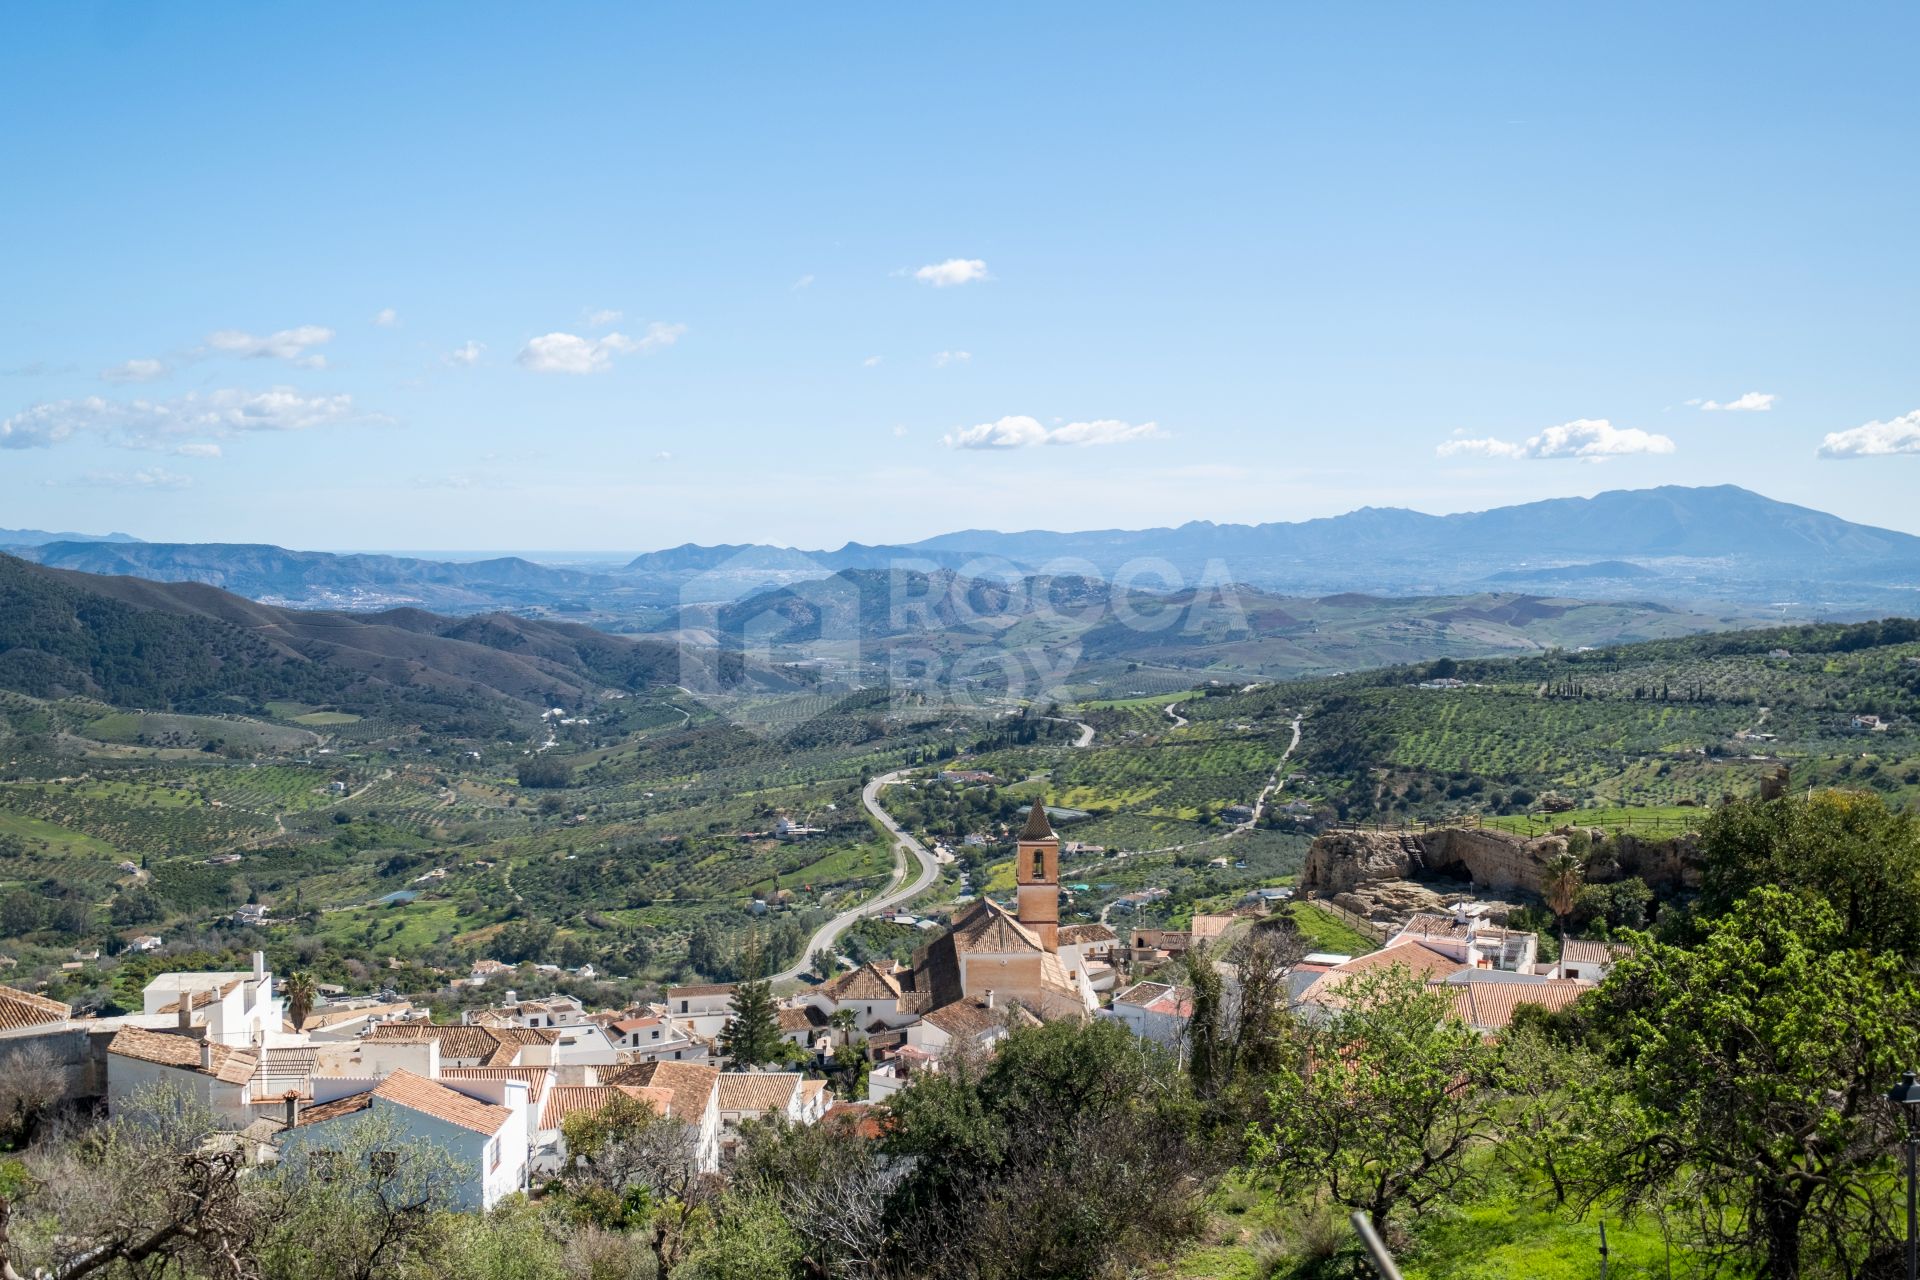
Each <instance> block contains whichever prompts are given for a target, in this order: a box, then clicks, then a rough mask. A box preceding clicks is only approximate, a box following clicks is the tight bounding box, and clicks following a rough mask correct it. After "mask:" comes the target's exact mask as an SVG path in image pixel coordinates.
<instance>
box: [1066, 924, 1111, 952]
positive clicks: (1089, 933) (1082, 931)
mask: <svg viewBox="0 0 1920 1280" xmlns="http://www.w3.org/2000/svg"><path fill="white" fill-rule="evenodd" d="M1059 939H1060V945H1061V946H1063V947H1073V946H1079V945H1080V944H1081V943H1086V942H1118V941H1119V940H1120V939H1119V937H1118V936H1117V935H1116V934H1115V933H1114V931H1113V930H1112V929H1109V928H1108V927H1107V926H1106V925H1104V924H1070V925H1065V926H1063V927H1062V928H1061V930H1060V933H1059Z"/></svg>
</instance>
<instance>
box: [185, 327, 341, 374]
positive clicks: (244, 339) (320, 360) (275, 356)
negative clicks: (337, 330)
mask: <svg viewBox="0 0 1920 1280" xmlns="http://www.w3.org/2000/svg"><path fill="white" fill-rule="evenodd" d="M331 341H333V330H331V329H329V328H327V327H326V326H324V325H317V324H303V325H300V326H299V327H298V328H294V329H281V330H279V331H278V332H275V333H269V334H267V335H266V336H264V337H261V336H257V335H255V334H251V333H244V332H242V331H241V330H239V329H222V330H220V331H219V332H217V333H212V334H208V335H207V346H208V347H209V348H210V349H211V350H214V351H218V352H222V353H224V354H226V355H230V356H240V357H241V358H243V359H248V360H286V361H289V362H291V363H293V364H296V365H298V366H299V367H300V368H302V369H324V368H326V367H327V358H326V357H325V356H323V355H320V354H319V353H317V352H316V353H314V354H312V355H309V354H307V349H308V348H309V347H317V346H321V345H323V344H325V343H328V342H331Z"/></svg>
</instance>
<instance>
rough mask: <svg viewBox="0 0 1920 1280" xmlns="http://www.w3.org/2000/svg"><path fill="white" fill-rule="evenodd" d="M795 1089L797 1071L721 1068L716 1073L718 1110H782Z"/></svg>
mask: <svg viewBox="0 0 1920 1280" xmlns="http://www.w3.org/2000/svg"><path fill="white" fill-rule="evenodd" d="M799 1088H800V1073H799V1072H797V1071H774V1072H764V1073H763V1072H757V1071H725V1072H722V1073H721V1075H720V1109H721V1110H722V1111H751V1112H754V1113H755V1114H758V1115H766V1114H768V1113H769V1112H774V1111H784V1110H786V1109H787V1107H788V1106H789V1105H790V1104H791V1103H792V1102H793V1097H794V1094H795V1093H796V1092H798V1090H799Z"/></svg>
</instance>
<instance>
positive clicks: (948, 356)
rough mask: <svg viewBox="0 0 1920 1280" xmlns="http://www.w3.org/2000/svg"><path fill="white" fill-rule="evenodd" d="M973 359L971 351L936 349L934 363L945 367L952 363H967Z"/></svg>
mask: <svg viewBox="0 0 1920 1280" xmlns="http://www.w3.org/2000/svg"><path fill="white" fill-rule="evenodd" d="M972 359H973V352H971V351H936V352H934V354H933V363H934V364H935V365H937V366H939V367H940V368H942V369H944V368H946V367H947V366H948V365H950V364H966V363H968V362H969V361H971V360H972Z"/></svg>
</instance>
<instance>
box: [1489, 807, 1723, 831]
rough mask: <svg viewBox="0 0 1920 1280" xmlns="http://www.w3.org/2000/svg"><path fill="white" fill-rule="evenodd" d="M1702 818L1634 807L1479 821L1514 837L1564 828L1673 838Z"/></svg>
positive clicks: (1684, 811) (1694, 811) (1677, 810)
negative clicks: (1638, 833) (1641, 833)
mask: <svg viewBox="0 0 1920 1280" xmlns="http://www.w3.org/2000/svg"><path fill="white" fill-rule="evenodd" d="M1705 817H1706V814H1705V813H1704V812H1703V811H1702V810H1700V809H1698V808H1693V807H1689V806H1685V805H1634V806H1628V807H1618V806H1616V807H1613V808H1605V809H1570V810H1568V811H1567V812H1565V813H1547V814H1538V813H1526V814H1507V815H1504V816H1500V817H1489V818H1485V819H1483V820H1482V825H1484V826H1487V827H1491V828H1493V829H1494V830H1496V831H1506V832H1509V833H1511V834H1513V835H1517V836H1542V835H1545V834H1547V833H1548V832H1549V831H1557V830H1558V829H1560V828H1561V827H1565V826H1577V827H1600V828H1602V829H1604V830H1607V831H1641V832H1645V833H1648V834H1651V835H1660V836H1673V835H1679V834H1680V833H1681V832H1683V831H1686V830H1690V829H1691V828H1692V827H1694V826H1696V825H1698V824H1699V823H1700V822H1701V820H1702V819H1704V818H1705Z"/></svg>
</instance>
